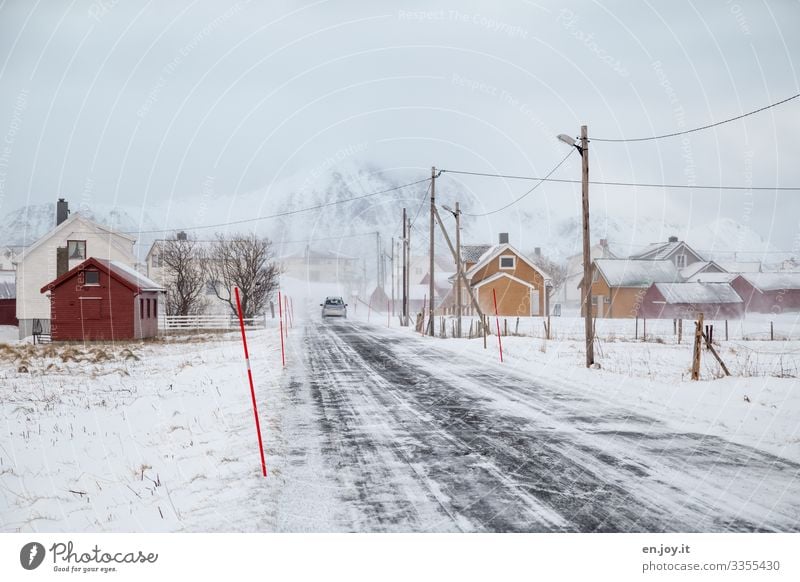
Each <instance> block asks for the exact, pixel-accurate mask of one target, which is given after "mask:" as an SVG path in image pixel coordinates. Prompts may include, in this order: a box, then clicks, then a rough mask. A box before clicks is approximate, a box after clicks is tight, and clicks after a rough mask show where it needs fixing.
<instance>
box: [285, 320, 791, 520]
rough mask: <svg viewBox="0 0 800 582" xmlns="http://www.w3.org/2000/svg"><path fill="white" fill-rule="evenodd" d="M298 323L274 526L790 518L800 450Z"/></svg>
mask: <svg viewBox="0 0 800 582" xmlns="http://www.w3.org/2000/svg"><path fill="white" fill-rule="evenodd" d="M293 334H294V336H295V337H294V338H293V340H292V341H293V344H294V348H295V351H296V353H297V355H298V356H299V357H302V359H303V362H302V364H303V365H302V366H300V365H297V366H292V367H290V369H292V370H293V371H291V372H289V373H288V374H287V379H286V388H287V389H288V398H289V402H288V403H287V404H289V405H290V406H289V407H288V408H287V409H288V410H291V411H292V412H291V418H288V419H286V421H287V425H286V426H285V427H284V430H285V434H284V438H285V439H286V443H287V446H288V448H289V460H288V461H287V462H286V464H285V467H284V475H283V478H284V479H285V481H284V483H285V490H284V492H283V499H282V500H280V501H279V502H278V503H279V505H282V507H283V509H282V517H281V518H280V520H281V521H280V523H279V524H278V526H279V529H295V530H297V529H311V530H313V529H317V528H320V527H321V528H323V529H336V530H351V531H412V532H418V531H419V532H421V531H492V532H497V531H499V532H505V531H533V532H536V531H581V532H584V531H648V532H658V531H706V532H709V531H711V532H714V531H759V530H769V531H772V530H777V531H784V532H785V531H797V530H798V529H800V480H798V477H799V476H800V465H797V464H795V463H792V462H790V461H787V460H785V459H782V458H780V457H776V456H773V455H770V454H768V453H765V452H762V451H760V450H758V449H755V448H749V447H745V446H742V445H739V444H734V443H731V442H728V441H725V440H722V439H720V438H718V437H713V436H704V435H702V434H694V433H680V432H676V431H674V430H671V429H670V427H669V426H668V425H666V424H664V423H662V422H660V421H657V420H654V419H652V418H647V417H645V416H640V415H638V414H637V413H636V412H634V411H630V410H623V409H619V408H614V407H611V406H609V405H607V404H605V403H604V402H603V401H601V400H599V399H596V398H591V397H586V396H584V395H583V394H582V392H581V389H580V386H579V385H576V383H575V381H574V380H568V379H565V380H564V381H563V383H559V385H554V383H553V382H552V381H550V382H548V383H547V384H545V383H540V382H538V381H537V380H536V378H530V377H523V376H521V375H517V374H515V373H513V372H509V369H508V367H505V368H504V367H501V366H500V365H499V364H496V365H486V364H485V363H479V362H476V361H475V360H474V359H473V358H469V357H468V356H466V355H458V354H455V355H454V354H453V352H452V351H448V350H446V349H443V348H442V347H439V346H437V344H436V342H435V341H430V340H427V339H422V338H419V337H415V336H413V335H411V334H408V333H402V332H398V331H395V332H390V331H389V330H386V329H385V327H383V328H381V327H379V326H375V325H370V324H366V323H362V322H354V321H352V320H348V321H333V322H319V321H316V322H315V321H310V322H307V323H306V325H305V326H304V327H303V328H302V329H301V328H299V327H298V328H296V329H295V330H294V331H293ZM292 442H301V443H303V446H302V447H300V446H297V447H295V448H292V444H291V443H292ZM310 443H313V445H312V446H309V444H310ZM301 497H302V498H303V499H304V501H303V502H298V501H297V500H298V499H299V498H301Z"/></svg>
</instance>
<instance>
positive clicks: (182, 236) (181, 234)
mask: <svg viewBox="0 0 800 582" xmlns="http://www.w3.org/2000/svg"><path fill="white" fill-rule="evenodd" d="M175 238H176V239H177V240H186V233H185V232H183V231H180V232H179V233H178V234H177V235H175Z"/></svg>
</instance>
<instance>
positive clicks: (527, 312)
mask: <svg viewBox="0 0 800 582" xmlns="http://www.w3.org/2000/svg"><path fill="white" fill-rule="evenodd" d="M480 251H482V252H480ZM479 252H480V254H478V253H479ZM461 256H462V261H463V263H464V269H465V273H464V274H465V276H466V279H467V281H468V283H469V285H470V287H471V289H472V292H473V293H474V294H475V299H476V301H477V302H478V305H480V308H481V311H483V312H484V313H486V314H494V313H495V304H494V297H495V295H496V296H497V313H498V315H504V316H512V317H513V316H520V317H527V316H531V315H546V314H547V313H548V309H549V305H548V293H549V291H550V276H549V275H548V274H547V273H546V272H544V271H543V270H542V269H541V268H540V267H539V266H538V265H536V263H535V262H534V261H532V260H531V259H529V258H528V257H526V256H525V255H523V254H522V253H521V252H520V251H519V250H517V249H516V248H514V247H513V246H512V245H511V244H510V243H509V241H508V233H500V236H499V240H498V244H496V245H473V246H469V245H468V246H465V247H462V254H461ZM451 279H452V281H453V285H454V286H455V285H458V284H461V282H459V281H457V280H456V277H455V276H454V275H453V276H451ZM454 296H455V290H451V292H450V293H449V294H448V301H447V302H446V303H445V305H449V304H450V300H451V298H453V297H454ZM462 303H463V306H464V307H465V309H466V310H467V311H470V309H471V302H470V299H469V294H468V292H467V290H466V288H463V287H462Z"/></svg>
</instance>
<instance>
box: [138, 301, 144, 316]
mask: <svg viewBox="0 0 800 582" xmlns="http://www.w3.org/2000/svg"><path fill="white" fill-rule="evenodd" d="M139 319H144V299H139Z"/></svg>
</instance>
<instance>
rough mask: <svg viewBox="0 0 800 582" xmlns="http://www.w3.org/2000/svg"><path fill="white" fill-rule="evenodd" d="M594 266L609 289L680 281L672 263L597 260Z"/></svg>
mask: <svg viewBox="0 0 800 582" xmlns="http://www.w3.org/2000/svg"><path fill="white" fill-rule="evenodd" d="M594 264H595V265H596V267H597V269H598V270H599V271H600V274H601V275H602V276H603V278H604V279H605V280H606V283H608V285H609V287H649V286H650V285H652V284H653V283H673V282H675V281H680V280H681V276H680V273H678V269H676V268H675V265H674V264H673V263H672V261H650V260H636V259H597V260H596V261H595V262H594Z"/></svg>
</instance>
